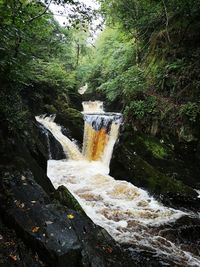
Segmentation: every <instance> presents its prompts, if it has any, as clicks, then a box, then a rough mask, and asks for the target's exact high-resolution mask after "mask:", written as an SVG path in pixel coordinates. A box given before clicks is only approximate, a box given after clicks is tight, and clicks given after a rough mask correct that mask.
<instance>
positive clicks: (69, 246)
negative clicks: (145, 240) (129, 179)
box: [0, 171, 135, 267]
mask: <svg viewBox="0 0 200 267" xmlns="http://www.w3.org/2000/svg"><path fill="white" fill-rule="evenodd" d="M1 176H2V177H1V179H0V188H1V192H0V211H1V215H2V218H3V222H4V224H7V225H8V226H9V227H12V228H14V229H15V231H16V233H17V235H18V236H19V237H20V238H21V239H22V240H23V241H24V242H25V244H26V246H27V247H29V248H31V249H32V251H33V252H34V253H37V254H38V255H39V258H40V259H41V260H42V261H43V262H44V263H45V264H46V266H52V267H55V266H56V267H67V266H69V267H73V266H88V267H89V266H92V267H97V266H99V267H101V266H102V267H104V266H113V267H114V266H115V267H118V266H119V267H120V266H126V267H128V266H131V267H134V266H135V265H134V263H133V260H132V259H130V257H129V256H128V255H127V254H126V253H125V251H124V250H123V249H122V248H121V247H120V246H119V245H118V244H116V242H115V241H114V240H113V239H112V238H111V237H110V235H109V234H108V233H107V232H106V231H105V230H104V229H102V228H101V227H99V226H97V225H95V224H94V223H93V222H92V221H91V220H90V219H89V218H88V217H87V216H86V215H85V214H84V213H83V212H82V211H81V210H79V209H77V210H78V211H74V210H72V209H69V208H67V207H66V206H64V205H62V204H60V202H59V201H58V200H53V201H52V200H51V199H50V198H49V196H48V195H47V194H46V193H45V191H44V190H43V189H42V187H41V186H40V185H38V184H37V183H36V182H35V180H34V179H33V176H32V173H31V172H30V171H23V172H22V171H21V172H12V173H10V172H9V171H2V173H1ZM65 190H67V189H65ZM70 201H71V200H70ZM73 206H74V204H73ZM75 206H76V205H75ZM75 206H74V207H75ZM17 257H18V258H17V259H18V262H20V260H21V259H20V255H17ZM13 266H28V265H16V263H15V265H13ZM30 266H31V265H30ZM37 266H39V265H37Z"/></svg>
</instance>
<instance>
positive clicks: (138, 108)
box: [124, 96, 157, 119]
mask: <svg viewBox="0 0 200 267" xmlns="http://www.w3.org/2000/svg"><path fill="white" fill-rule="evenodd" d="M156 105H157V100H156V97H154V96H149V97H147V98H146V99H145V100H134V101H131V102H130V104H129V105H128V106H126V108H125V111H124V114H125V115H126V116H127V117H128V116H129V115H130V114H131V116H133V117H135V118H137V119H143V118H144V117H145V116H147V115H150V116H152V115H155V113H156V112H157V110H156Z"/></svg>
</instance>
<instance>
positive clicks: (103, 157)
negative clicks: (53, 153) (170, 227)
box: [36, 101, 200, 266]
mask: <svg viewBox="0 0 200 267" xmlns="http://www.w3.org/2000/svg"><path fill="white" fill-rule="evenodd" d="M83 116H84V120H85V127H84V142H83V151H82V153H81V152H80V150H79V148H78V147H77V146H76V145H75V144H74V143H73V142H72V141H71V140H70V139H69V138H67V137H66V136H64V135H63V134H62V131H61V126H59V125H57V124H56V123H55V122H54V118H55V117H53V116H51V117H45V116H39V117H36V119H37V121H38V122H40V123H41V124H42V125H43V126H44V127H46V128H47V129H48V130H49V131H50V132H51V133H52V134H53V135H54V137H55V138H56V139H57V140H58V141H59V142H60V144H61V145H62V147H63V151H64V152H65V154H66V156H67V158H68V160H49V161H48V170H47V175H48V177H49V178H50V179H51V181H52V183H53V185H54V186H55V188H57V187H58V186H60V185H65V186H66V187H67V188H68V189H69V190H70V192H71V193H72V194H73V195H74V197H75V198H76V199H77V200H78V202H79V203H80V204H81V206H82V207H83V209H84V210H85V212H86V213H87V215H88V216H89V217H90V218H91V219H92V220H93V221H94V223H96V224H98V225H100V226H102V227H103V228H105V229H106V230H107V231H108V232H109V233H110V235H111V236H112V237H113V238H114V239H115V240H117V241H118V242H120V243H124V244H130V246H131V245H133V246H134V247H137V248H138V249H140V250H143V251H149V252H153V253H154V255H156V256H159V257H160V258H161V259H163V262H165V265H166V263H168V266H200V258H198V257H197V256H194V255H192V254H191V253H189V252H186V251H183V250H182V249H181V248H180V247H179V246H177V245H175V244H174V243H172V242H170V241H169V240H167V239H165V238H164V237H162V236H160V235H159V233H158V231H157V230H156V229H157V227H160V226H161V225H164V224H166V223H170V222H174V221H176V220H177V219H178V218H180V217H181V216H184V215H186V213H184V212H182V211H180V210H175V209H172V208H167V207H165V206H163V205H162V204H161V203H159V202H158V201H156V200H155V199H154V198H153V197H151V196H149V194H148V193H147V192H146V191H144V190H142V189H140V188H138V187H135V186H134V185H133V184H131V183H128V182H126V181H119V180H115V179H114V178H113V177H111V176H110V175H109V163H110V159H111V156H112V151H113V147H114V144H115V142H116V140H117V137H118V131H119V127H120V124H121V122H122V116H121V114H119V113H107V112H104V111H103V105H102V103H101V102H98V101H97V102H86V103H84V112H83Z"/></svg>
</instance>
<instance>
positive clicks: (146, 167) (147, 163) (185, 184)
mask: <svg viewBox="0 0 200 267" xmlns="http://www.w3.org/2000/svg"><path fill="white" fill-rule="evenodd" d="M123 138H124V139H123V140H122V141H121V142H120V143H119V144H118V145H117V146H116V147H115V150H114V154H113V157H112V160H111V166H110V170H111V175H112V176H113V177H115V178H116V179H121V180H124V179H125V180H128V181H129V182H132V183H133V184H134V185H136V186H139V187H143V188H145V189H147V190H148V191H149V192H150V193H151V194H153V195H155V196H156V197H157V198H159V199H160V200H161V201H162V202H163V203H165V204H166V205H168V206H171V207H176V208H181V207H183V208H187V209H190V210H194V211H198V210H199V208H200V199H199V198H197V193H196V192H195V191H194V190H193V188H192V187H194V188H198V181H199V180H198V177H199V172H198V170H197V169H195V168H194V169H193V168H192V166H193V165H192V163H191V162H190V161H186V160H184V158H183V157H182V156H181V155H180V154H177V153H175V151H174V150H173V149H171V148H170V146H167V145H166V144H164V143H163V142H164V141H163V140H159V139H158V138H155V137H150V136H144V135H141V134H136V133H134V134H133V133H132V134H131V133H129V134H128V136H127V137H126V136H124V137H123Z"/></svg>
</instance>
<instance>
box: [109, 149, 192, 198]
mask: <svg viewBox="0 0 200 267" xmlns="http://www.w3.org/2000/svg"><path fill="white" fill-rule="evenodd" d="M110 169H111V175H112V176H114V177H115V178H117V179H122V180H124V179H125V180H128V181H129V182H131V183H133V184H134V185H136V186H139V187H143V188H145V189H147V190H148V191H149V192H150V193H151V194H155V195H159V194H165V193H168V192H172V193H178V194H182V195H194V194H195V192H194V191H193V190H192V188H190V187H189V186H187V185H185V184H184V183H183V182H182V181H179V180H177V179H175V178H174V177H171V176H167V175H166V174H165V173H162V172H161V171H159V170H158V169H157V168H155V167H154V166H153V165H151V164H149V163H148V162H147V161H146V160H144V159H143V158H142V157H141V156H139V155H138V154H137V153H136V152H135V151H134V150H133V149H132V148H130V147H129V148H127V147H126V146H125V145H119V146H118V148H117V149H116V151H115V152H114V157H113V159H112V161H111V166H110Z"/></svg>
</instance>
